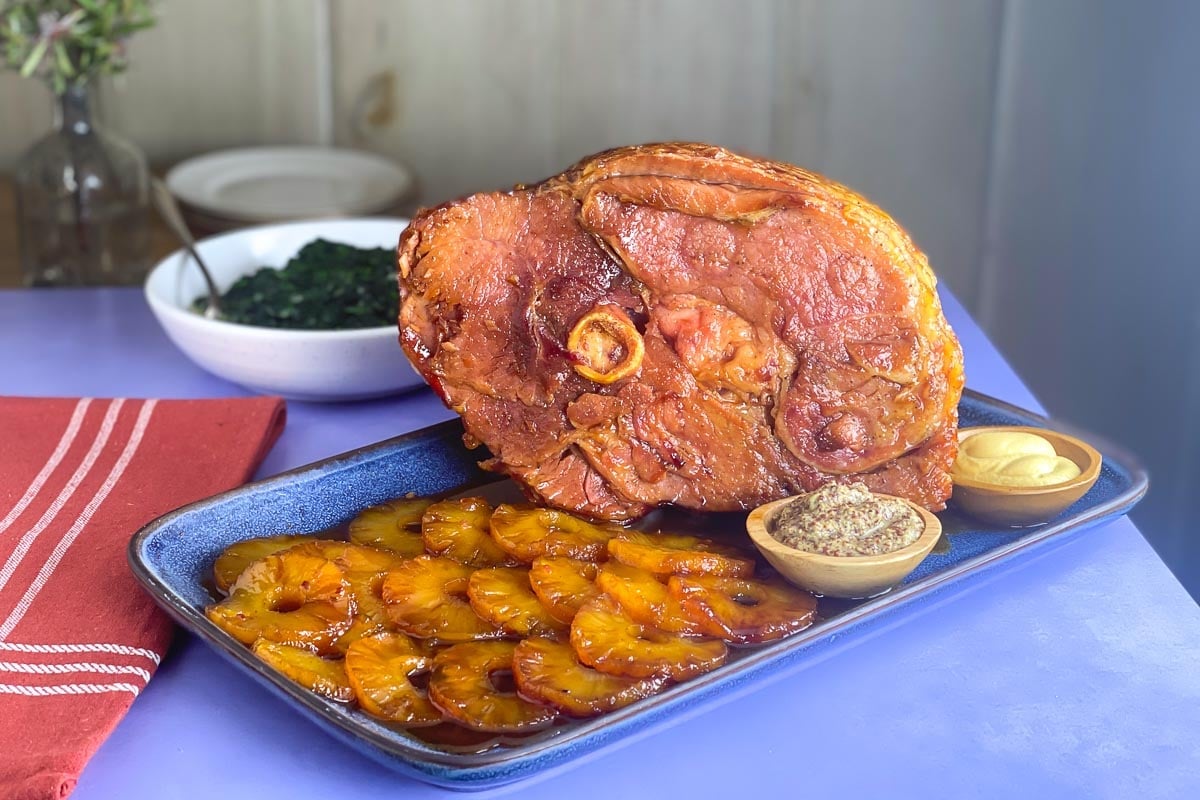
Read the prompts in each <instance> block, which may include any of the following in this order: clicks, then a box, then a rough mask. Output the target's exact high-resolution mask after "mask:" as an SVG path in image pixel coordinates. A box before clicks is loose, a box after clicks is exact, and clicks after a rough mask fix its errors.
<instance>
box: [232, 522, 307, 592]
mask: <svg viewBox="0 0 1200 800" xmlns="http://www.w3.org/2000/svg"><path fill="white" fill-rule="evenodd" d="M308 540H309V537H307V536H302V535H294V534H292V535H284V536H265V537H262V538H260V539H247V540H246V541H244V542H234V543H233V544H231V545H229V547H226V548H225V550H224V551H222V553H221V555H219V556H217V560H216V561H215V562H213V583H215V584H216V586H217V589H218V590H220V591H221V592H224V593H228V592H229V587H230V586H232V585H233V582H234V581H236V580H237V579H238V576H239V575H241V574H242V573H243V572H245V571H246V567H248V566H250V565H251V564H252V563H254V562H255V561H258V560H259V559H260V558H266V557H267V556H269V555H273V554H275V553H278V552H280V551H281V550H287V549H288V548H289V547H293V546H295V545H297V544H300V543H301V542H305V541H308Z"/></svg>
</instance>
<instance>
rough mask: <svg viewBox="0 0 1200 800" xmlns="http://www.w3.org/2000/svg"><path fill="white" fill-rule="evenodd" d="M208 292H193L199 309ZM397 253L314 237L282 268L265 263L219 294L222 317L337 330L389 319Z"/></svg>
mask: <svg viewBox="0 0 1200 800" xmlns="http://www.w3.org/2000/svg"><path fill="white" fill-rule="evenodd" d="M207 306H208V297H207V296H205V297H198V298H196V301H195V303H194V304H193V308H194V309H195V310H196V311H203V309H205V308H206V307H207ZM399 307H400V297H399V289H398V288H397V286H396V253H395V251H394V250H392V249H389V248H386V247H380V248H374V249H362V248H358V247H353V246H351V245H348V244H338V243H336V242H329V241H326V240H324V239H316V240H314V241H311V242H309V243H308V244H306V245H304V247H302V248H301V249H300V252H299V253H297V254H296V255H295V257H294V258H292V260H291V261H289V262H288V263H287V265H286V266H285V267H284V268H283V269H271V268H269V267H263V268H262V269H260V270H258V272H255V273H253V274H252V275H246V276H244V277H241V278H239V279H238V280H237V282H236V283H234V284H233V286H231V287H229V290H228V291H226V292H225V293H224V294H223V295H221V318H222V319H225V320H227V321H229V322H240V323H241V324H243V325H260V326H265V327H268V328H304V329H306V330H338V329H345V328H373V327H377V326H380V325H392V324H395V322H396V317H397V315H398V313H399Z"/></svg>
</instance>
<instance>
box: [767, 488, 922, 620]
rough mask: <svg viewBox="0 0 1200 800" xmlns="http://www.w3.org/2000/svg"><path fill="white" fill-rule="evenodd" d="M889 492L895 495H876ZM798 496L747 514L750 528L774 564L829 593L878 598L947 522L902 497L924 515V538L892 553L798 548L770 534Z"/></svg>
mask: <svg viewBox="0 0 1200 800" xmlns="http://www.w3.org/2000/svg"><path fill="white" fill-rule="evenodd" d="M877 496H878V497H889V496H890V495H877ZM795 499H796V498H795V497H785V498H784V499H782V500H776V501H775V502H773V503H767V504H766V505H765V506H759V507H758V508H756V509H754V510H753V511H751V512H750V516H749V517H747V518H746V531H747V532H748V533H749V534H750V539H751V540H752V541H753V542H754V545H755V546H756V547H757V548H758V549H759V552H761V553H762V554H763V556H764V557H765V558H766V559H767V561H769V562H771V566H773V567H774V568H775V569H777V570H779V572H780V573H781V574H782V575H783V576H784V577H785V578H787V579H788V580H789V581H791V582H792V583H794V584H796V585H797V586H799V587H800V588H802V589H808V590H809V591H812V592H818V593H819V594H823V595H826V596H828V597H855V598H857V597H874V596H875V595H877V594H882V593H883V592H886V591H887V590H888V589H891V588H892V587H893V586H895V585H896V584H898V583H900V581H902V580H904V579H905V578H906V577H908V574H909V573H910V572H912V571H913V570H914V569H916V568H917V565H918V564H920V563H921V561H922V560H924V558H925V556H927V555H929V551H930V550H932V549H933V546H934V545H935V544H937V540H938V539H939V538H941V535H942V523H941V522H940V521H939V520H938V518H937V517H935V516H934V515H933V514H932V513H930V512H929V511H926V510H925V509H924V508H921V507H920V506H919V505H917V504H916V503H912V502H909V501H908V500H905V499H904V498H903V497H897V498H895V499H896V500H900V501H902V502H904V503H907V504H908V505H909V506H910V507H911V508H912V509H913V510H914V511H916V512H917V513H918V514H920V516H921V519H922V520H923V521H924V523H925V530H924V531H922V532H921V538H919V539H917V540H916V541H915V542H913V543H912V544H910V545H909V546H908V547H902V548H900V549H899V550H895V551H893V552H891V553H884V554H882V555H878V556H827V555H822V554H820V553H809V552H806V551H804V550H797V549H795V548H792V547H788V546H787V545H785V544H783V543H782V542H780V541H779V540H778V539H776V538H775V537H774V536H772V535H771V534H770V530H771V525H772V522H773V520H774V516H775V514H776V513H777V512H778V511H779V509H780V508H781V507H782V506H784V505H785V504H787V503H790V502H791V501H792V500H795Z"/></svg>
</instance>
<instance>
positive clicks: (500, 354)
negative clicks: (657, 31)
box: [399, 143, 963, 520]
mask: <svg viewBox="0 0 1200 800" xmlns="http://www.w3.org/2000/svg"><path fill="white" fill-rule="evenodd" d="M399 268H400V291H401V301H402V303H401V309H400V335H401V337H400V338H401V343H402V345H403V347H404V349H405V351H406V352H407V354H408V357H409V358H410V359H411V360H412V363H413V364H414V365H415V366H416V368H417V369H418V370H419V371H420V372H421V373H422V374H423V375H424V376H425V379H426V380H427V381H428V382H429V384H430V385H431V386H432V387H433V388H434V389H435V390H436V391H437V392H438V393H439V394H440V395H441V397H442V398H443V399H444V400H445V402H446V403H447V405H449V406H450V407H451V408H452V409H454V410H455V411H456V412H458V413H459V414H460V415H461V416H462V420H463V425H464V428H465V430H466V433H467V436H466V438H467V442H468V444H469V445H475V444H477V443H483V444H485V445H486V446H487V448H488V449H489V450H490V451H491V453H492V456H493V457H492V458H491V459H490V460H488V461H487V462H485V465H486V466H487V467H489V468H490V469H493V470H496V471H499V472H502V473H505V474H507V475H510V476H512V477H513V478H514V479H515V480H516V481H517V482H518V483H519V484H520V485H521V486H522V487H523V488H524V489H525V491H526V492H527V493H528V494H529V495H530V496H531V498H532V499H534V500H536V501H539V502H543V503H546V504H549V505H551V506H555V507H558V508H563V509H567V510H569V511H574V512H577V513H582V514H585V515H587V516H590V517H593V518H597V519H610V520H624V519H631V518H635V517H637V516H640V515H642V514H644V513H646V512H647V511H649V510H650V509H652V508H653V507H655V506H659V505H664V504H674V505H678V506H682V507H686V508H691V509H702V510H713V511H728V510H736V509H746V508H750V507H753V506H756V505H759V504H761V503H764V502H767V501H769V500H774V499H778V498H781V497H785V496H787V495H789V494H795V493H798V492H801V491H809V490H812V489H814V488H816V487H818V486H820V485H822V484H824V483H827V482H829V481H843V482H845V481H850V480H861V481H863V482H865V483H866V484H867V485H868V486H869V487H870V488H872V489H874V490H875V491H879V492H885V493H888V494H896V495H900V496H902V497H906V498H909V499H911V500H915V501H916V502H918V503H920V504H922V505H924V506H925V507H927V508H930V509H933V510H937V509H940V508H942V507H943V506H944V503H945V501H946V499H947V498H948V497H949V496H950V489H951V482H950V477H949V470H950V467H951V465H952V463H953V461H954V456H955V451H956V435H955V434H956V428H957V424H958V416H957V411H956V409H957V404H958V400H959V395H960V394H961V391H962V384H963V374H962V352H961V350H960V348H959V345H958V341H957V339H956V338H955V336H954V333H953V331H951V330H950V327H949V325H947V323H946V320H945V318H944V317H943V315H942V311H941V306H940V304H939V302H938V297H937V294H936V292H935V279H934V276H933V272H932V271H931V270H930V268H929V264H928V262H927V261H926V259H925V256H924V255H923V254H922V253H921V252H920V251H918V250H917V249H916V247H914V246H913V243H912V241H911V240H910V239H909V237H908V236H907V235H906V234H905V233H904V231H903V230H901V229H900V227H899V226H898V225H897V224H896V223H895V222H894V221H893V220H892V219H891V218H890V217H888V216H887V215H886V214H885V213H883V212H882V211H881V210H879V209H878V208H876V207H875V206H873V205H871V204H870V203H869V202H867V201H866V200H864V199H863V198H862V197H859V196H858V195H856V194H855V193H853V192H851V191H850V190H848V189H846V188H844V187H842V186H839V185H838V184H836V183H833V182H831V181H828V180H826V179H825V178H822V177H820V176H818V175H815V174H813V173H810V172H806V171H804V170H802V169H799V168H798V167H794V166H791V165H788V164H781V163H776V162H771V161H763V160H759V159H753V158H747V157H743V156H740V155H735V154H733V153H730V152H729V151H726V150H723V149H721V148H718V147H712V146H708V145H700V144H681V143H674V144H659V145H646V146H640V147H627V148H621V149H618V150H611V151H608V152H605V153H600V154H598V155H595V156H592V157H591V158H588V159H585V160H584V161H582V162H580V163H579V164H577V165H575V166H574V167H572V168H571V169H569V170H567V171H566V172H565V173H563V174H561V175H558V176H555V177H553V178H550V179H549V180H547V181H545V182H543V183H541V184H538V185H536V186H531V187H517V188H516V189H514V190H512V191H508V192H491V193H484V194H476V195H472V196H470V197H467V198H465V199H463V200H459V201H456V202H452V203H447V204H445V205H442V206H439V207H437V208H433V209H428V210H425V211H423V212H421V213H420V214H418V215H417V217H416V219H414V220H413V222H412V224H411V225H410V226H409V227H408V229H407V230H406V231H405V232H404V235H403V237H402V238H401V240H400V249H399Z"/></svg>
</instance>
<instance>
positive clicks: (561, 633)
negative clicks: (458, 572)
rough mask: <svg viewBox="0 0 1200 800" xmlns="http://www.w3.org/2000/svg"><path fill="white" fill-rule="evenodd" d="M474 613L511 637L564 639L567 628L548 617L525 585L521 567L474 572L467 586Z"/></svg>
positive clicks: (535, 596) (525, 570)
mask: <svg viewBox="0 0 1200 800" xmlns="http://www.w3.org/2000/svg"><path fill="white" fill-rule="evenodd" d="M467 597H468V598H470V601H471V608H473V609H475V613H476V614H478V615H479V616H481V617H483V618H484V619H486V620H487V621H488V622H490V623H492V624H493V625H498V626H500V627H501V628H503V629H504V631H505V633H509V634H512V635H513V636H548V637H550V638H552V639H558V638H560V637H565V636H566V635H567V632H568V627H567V626H566V625H565V624H563V623H561V622H559V621H558V620H556V619H555V618H554V617H553V616H551V615H550V611H549V609H547V608H546V607H545V606H543V605H542V602H541V601H540V600H538V597H537V595H536V594H534V593H533V588H532V587H531V586H530V585H529V570H527V569H525V568H524V567H492V568H490V569H477V570H475V573H474V574H473V575H471V580H470V581H469V582H468V584H467Z"/></svg>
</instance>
